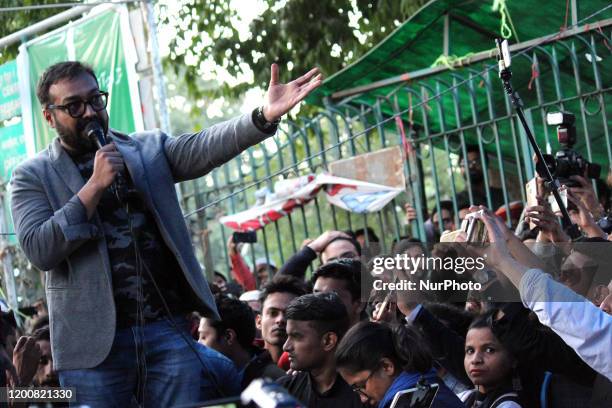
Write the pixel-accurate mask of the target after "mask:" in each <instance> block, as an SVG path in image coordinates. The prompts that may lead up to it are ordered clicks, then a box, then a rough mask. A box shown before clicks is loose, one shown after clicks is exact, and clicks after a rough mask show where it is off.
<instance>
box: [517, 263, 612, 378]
mask: <svg viewBox="0 0 612 408" xmlns="http://www.w3.org/2000/svg"><path fill="white" fill-rule="evenodd" d="M519 290H520V293H521V300H522V301H523V304H524V305H525V307H527V308H529V309H531V310H533V311H534V312H535V314H536V315H537V316H538V319H539V320H540V322H541V323H542V324H544V325H546V326H548V327H550V328H551V329H552V330H553V331H554V332H555V333H557V334H558V335H559V337H561V338H562V339H563V341H564V342H565V343H567V345H569V346H570V347H571V348H573V349H574V350H575V351H576V353H577V354H578V355H579V356H580V358H582V359H583V360H584V362H585V363H587V364H588V365H589V366H590V367H591V368H593V369H594V370H595V371H597V372H598V373H600V374H602V375H604V376H605V377H606V378H608V379H609V380H611V381H612V316H610V315H609V314H607V313H605V312H604V311H602V310H600V309H598V308H597V307H595V305H593V304H592V303H591V302H589V301H588V300H587V299H585V298H584V297H582V296H580V295H578V294H577V293H576V292H574V291H572V290H571V289H569V288H567V287H566V286H563V285H562V284H560V283H559V282H556V281H554V280H553V279H552V278H551V276H550V275H548V274H546V273H544V272H542V271H541V270H539V269H530V270H528V271H527V273H525V275H523V277H522V278H521V282H520V288H519Z"/></svg>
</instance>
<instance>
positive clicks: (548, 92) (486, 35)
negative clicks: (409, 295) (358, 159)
mask: <svg viewBox="0 0 612 408" xmlns="http://www.w3.org/2000/svg"><path fill="white" fill-rule="evenodd" d="M493 3H494V2H493V1H492V0H491V1H485V0H472V1H452V0H437V1H432V2H430V3H428V4H427V5H426V6H424V7H423V8H422V9H421V10H420V11H419V12H417V13H416V14H415V15H414V16H412V17H411V18H410V19H409V20H407V21H406V22H405V23H404V24H402V25H401V26H400V27H399V28H398V29H397V30H395V31H394V32H393V33H391V34H390V35H389V36H388V37H387V38H386V39H385V40H384V41H382V42H381V43H380V44H378V45H377V46H376V47H374V48H373V49H372V50H371V51H369V52H368V53H367V54H365V55H364V56H363V57H362V58H360V59H359V60H358V61H356V62H355V63H353V64H351V65H350V66H347V67H346V68H344V69H343V70H341V71H339V72H337V73H335V74H334V75H332V76H331V77H329V78H328V79H327V80H326V81H325V82H324V83H323V85H322V86H321V87H320V88H319V89H318V90H317V91H316V92H315V93H314V94H313V95H311V96H310V97H309V99H308V101H309V102H310V103H313V104H318V105H320V106H325V105H326V104H329V103H331V104H339V103H340V104H349V105H353V106H360V105H366V106H372V105H374V104H375V103H376V102H377V100H379V99H381V98H385V97H388V96H389V94H392V93H393V91H394V90H396V89H397V88H398V86H401V85H402V81H400V79H401V80H403V81H404V82H403V83H404V85H406V86H407V87H410V88H412V89H413V92H415V94H414V95H413V97H411V98H409V97H408V94H409V92H395V93H393V100H392V101H388V102H387V103H383V104H381V111H382V113H383V115H384V116H389V115H391V114H392V113H393V112H394V104H397V107H396V108H395V109H396V110H395V111H396V112H397V110H398V109H399V111H404V110H406V109H408V107H409V105H410V103H412V104H417V103H418V102H419V97H418V96H419V95H422V92H423V90H425V92H426V94H425V95H426V97H429V98H431V96H433V95H436V94H437V93H439V92H440V91H444V89H447V88H450V87H451V86H452V85H453V81H455V83H457V82H460V81H462V80H466V79H469V78H470V75H472V76H473V78H474V81H473V83H474V84H476V86H474V87H473V89H472V90H471V91H470V92H468V91H467V87H463V88H461V89H460V91H459V92H456V93H455V94H453V92H447V93H446V94H445V95H444V96H442V97H440V98H437V99H434V100H430V101H429V102H428V109H429V110H430V111H431V108H433V111H431V112H429V113H428V117H427V119H426V121H427V122H428V123H427V129H426V132H425V133H426V135H432V134H436V133H444V132H449V131H452V130H454V129H459V128H461V127H462V126H466V125H467V124H473V123H481V122H484V121H485V120H487V119H493V118H494V117H499V116H500V115H503V114H506V112H507V110H508V106H507V100H506V97H505V95H504V93H503V90H502V86H501V83H500V81H499V79H498V78H497V70H496V69H493V70H491V71H490V72H489V77H488V78H487V77H484V76H479V72H482V71H483V70H484V69H485V68H486V67H489V66H491V65H494V64H495V60H494V54H493V52H492V51H493V50H494V47H495V43H494V39H495V38H499V37H500V31H501V14H500V12H499V10H497V11H494V10H493V7H492V6H493ZM504 4H505V5H506V6H507V16H508V17H509V18H508V19H507V22H508V26H509V27H513V28H514V29H515V30H512V31H513V35H512V36H511V37H510V38H509V42H510V44H517V43H520V44H526V45H525V47H529V46H530V45H533V43H535V42H539V41H538V40H541V39H543V38H545V37H547V36H549V37H548V38H549V39H550V40H553V41H552V42H551V41H549V42H548V45H542V47H537V50H541V51H542V52H541V53H540V54H538V58H539V61H538V64H539V65H538V72H537V76H538V81H539V84H538V87H539V89H536V87H535V84H534V83H533V81H532V86H531V87H530V86H529V82H530V78H531V76H532V73H533V70H532V64H533V62H534V61H533V60H532V58H533V55H534V54H533V52H535V51H536V49H533V50H532V49H529V50H528V51H524V53H523V54H524V55H521V56H519V55H515V59H514V60H513V73H514V78H513V83H514V86H515V89H516V90H517V91H518V92H519V93H520V95H521V97H522V98H523V100H524V102H525V106H526V108H527V109H528V110H529V108H530V107H535V106H537V107H538V108H541V107H542V106H544V105H546V103H548V102H558V101H563V100H564V98H571V97H573V96H577V95H585V94H586V93H588V92H593V93H597V92H598V91H601V90H602V89H603V90H604V92H603V93H604V98H606V100H607V101H610V92H608V90H609V88H610V86H611V84H612V69H610V68H611V66H612V65H611V64H610V61H612V57H611V50H610V48H609V44H610V41H609V39H608V40H604V41H599V43H598V44H596V55H595V56H593V55H591V54H595V53H593V52H592V51H590V48H589V44H588V41H585V40H584V38H586V37H584V36H583V37H584V38H583V39H572V40H571V41H570V40H567V41H564V44H565V45H564V47H565V49H566V51H561V52H560V51H559V49H557V50H554V49H551V48H547V47H550V44H551V43H553V42H555V41H554V37H555V34H556V33H559V31H560V29H561V27H563V26H567V27H568V28H570V29H571V28H572V25H574V26H576V27H580V29H581V32H585V31H589V32H590V33H592V34H593V35H594V36H596V37H598V38H599V40H601V38H609V36H610V21H609V20H610V19H611V18H612V8H608V9H607V10H604V11H603V12H600V13H598V14H597V15H595V16H593V17H590V18H589V16H591V15H593V14H594V13H597V12H598V11H600V10H602V9H605V8H606V7H607V6H609V2H608V1H607V0H589V1H586V0H569V1H566V0H551V1H545V2H532V1H529V2H527V1H516V0H515V1H512V0H506V1H505V2H504ZM601 27H603V30H602V28H601ZM511 29H512V28H511ZM565 31H566V33H565V34H567V35H568V36H569V34H571V33H570V30H565ZM606 35H607V36H608V37H605V36H606ZM568 38H569V37H568ZM517 39H518V41H517ZM530 42H531V43H530ZM602 44H603V45H602ZM606 44H608V46H607V47H606V46H604V45H606ZM572 46H573V47H575V48H574V49H573V50H572V49H571V47H572ZM525 47H523V48H522V49H525ZM532 51H533V52H532ZM478 53H485V54H487V55H486V56H484V57H483V58H481V59H480V60H479V61H478V59H477V62H473V63H470V62H471V61H469V60H468V58H465V59H464V60H463V61H464V63H465V67H455V68H454V69H452V70H451V69H446V68H445V67H444V66H442V67H438V68H437V69H432V68H431V67H432V64H434V62H436V60H438V58H439V57H440V56H441V55H447V56H451V57H452V56H456V57H474V54H477V55H478ZM587 54H589V55H587ZM543 55H544V57H543ZM481 56H482V55H481ZM589 58H590V59H589ZM572 59H573V62H572ZM592 59H596V61H595V62H593V63H592V61H591V60H592ZM600 59H601V60H600ZM595 65H597V67H595ZM576 70H577V71H576ZM408 74H410V75H408ZM400 75H405V76H404V77H401V78H398V77H399V76H400ZM596 76H598V77H599V78H596ZM390 78H396V81H393V83H392V84H389V85H387V86H380V87H377V88H375V89H371V90H366V91H365V92H361V93H359V92H357V91H359V89H357V90H356V91H355V92H346V91H347V90H355V88H356V87H359V86H367V85H369V84H372V83H375V82H377V81H382V80H387V79H390ZM415 78H416V79H415ZM381 85H384V84H381ZM528 88H531V89H528ZM538 93H541V95H540V96H538ZM345 98H347V99H345ZM488 98H491V99H490V100H487V99H488ZM343 99H344V100H343ZM578 99H580V98H578ZM455 102H457V103H455ZM574 102H575V103H574ZM574 102H571V101H570V102H568V103H566V104H564V105H563V106H559V104H558V103H557V109H559V108H560V107H562V108H563V109H564V110H571V111H573V112H574V113H575V114H576V116H577V118H578V132H579V140H580V138H583V137H584V135H585V133H586V134H587V135H586V136H587V137H589V139H590V141H591V146H592V147H591V149H592V152H591V157H592V159H593V160H594V161H597V162H599V163H601V164H604V165H606V166H607V164H608V154H609V153H608V151H609V149H606V148H600V147H601V143H604V142H605V143H609V141H608V139H607V137H606V136H605V132H607V130H604V128H609V127H610V125H609V124H606V123H605V122H606V121H607V119H606V118H605V115H604V120H603V121H602V120H601V118H600V117H597V118H595V119H592V120H591V119H590V118H587V120H586V121H585V122H586V123H587V126H588V131H587V130H584V129H581V128H582V126H583V125H582V124H581V123H580V116H581V112H580V110H585V109H591V110H596V109H597V107H594V106H589V101H586V102H585V103H584V104H582V105H581V104H580V101H579V100H576V101H574ZM583 102H584V100H583ZM604 102H605V101H604ZM472 103H473V104H474V107H475V108H474V109H472V108H471V104H472ZM456 106H459V112H456ZM604 106H605V103H604ZM491 109H493V114H491V111H490V110H491ZM546 109H548V108H546ZM604 109H605V108H604ZM436 110H438V111H440V112H442V114H439V113H438V112H437V111H436ZM551 110H556V109H554V108H553V107H551ZM474 111H475V112H476V114H475V115H474ZM539 115H540V113H538V116H539ZM474 116H475V117H474ZM403 118H404V119H406V117H403ZM414 121H415V123H416V125H417V126H418V125H423V123H422V122H423V121H424V120H423V116H422V115H421V111H420V110H417V112H415V115H414ZM533 126H534V131H535V133H536V135H537V137H538V140H539V142H541V143H543V144H544V145H545V140H544V136H543V134H544V127H545V125H544V124H543V123H541V121H538V122H537V123H534V124H533ZM548 132H549V133H550V136H549V137H550V139H551V140H553V142H552V145H551V146H550V148H551V149H552V151H554V150H556V149H557V148H558V145H557V144H556V141H554V139H555V138H554V130H551V129H549V130H548ZM420 136H423V134H421V135H420ZM474 137H475V136H474V135H467V136H466V138H467V139H468V141H474ZM597 146H600V147H597ZM576 147H577V148H578V149H579V150H581V151H583V153H585V146H584V140H581V141H579V143H578V144H577V146H576ZM595 147H597V148H595ZM501 148H502V152H503V155H504V157H505V156H507V155H508V156H510V155H511V154H513V149H514V147H513V146H511V144H510V143H509V142H508V141H507V140H502V141H501ZM487 149H492V146H488V147H487ZM585 154H586V153H585Z"/></svg>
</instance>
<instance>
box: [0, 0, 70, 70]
mask: <svg viewBox="0 0 612 408" xmlns="http://www.w3.org/2000/svg"><path fill="white" fill-rule="evenodd" d="M65 2H66V1H65V0H45V1H44V3H45V4H56V3H65ZM39 4H41V2H40V0H21V1H15V0H0V7H15V6H20V7H27V6H34V5H39ZM64 10H67V9H66V8H65V7H58V8H43V9H37V10H20V11H4V12H1V13H0V38H3V37H6V36H7V35H9V34H12V33H14V32H17V31H19V30H22V29H24V28H27V27H28V26H31V25H33V24H35V23H37V22H39V21H41V20H44V19H45V18H48V17H51V16H52V15H54V14H58V13H60V12H62V11H64ZM37 35H40V34H37ZM23 40H29V38H24V39H23ZM19 45H20V43H19V42H17V43H15V44H13V45H11V46H9V47H7V48H5V49H2V50H0V64H3V63H5V62H7V61H10V60H13V59H15V58H16V57H17V53H18V51H17V50H18V48H19Z"/></svg>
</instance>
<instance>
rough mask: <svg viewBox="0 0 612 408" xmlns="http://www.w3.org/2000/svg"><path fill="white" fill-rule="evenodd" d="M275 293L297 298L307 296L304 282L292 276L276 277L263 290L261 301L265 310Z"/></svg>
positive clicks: (260, 296)
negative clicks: (267, 301)
mask: <svg viewBox="0 0 612 408" xmlns="http://www.w3.org/2000/svg"><path fill="white" fill-rule="evenodd" d="M273 293H291V294H293V295H295V296H298V297H299V296H302V295H305V294H306V293H307V292H306V285H305V284H304V282H302V281H300V280H298V279H297V278H294V277H293V276H290V275H276V276H275V277H274V278H273V279H272V280H271V281H270V282H269V283H268V284H267V285H266V286H264V287H263V288H262V289H261V293H260V294H259V301H260V302H261V307H262V308H263V305H264V302H265V301H266V299H267V298H268V296H270V295H271V294H273Z"/></svg>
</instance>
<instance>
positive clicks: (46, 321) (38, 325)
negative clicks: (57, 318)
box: [32, 315, 49, 333]
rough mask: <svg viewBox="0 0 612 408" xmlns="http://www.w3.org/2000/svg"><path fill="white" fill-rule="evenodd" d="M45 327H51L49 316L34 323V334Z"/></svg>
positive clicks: (42, 317)
mask: <svg viewBox="0 0 612 408" xmlns="http://www.w3.org/2000/svg"><path fill="white" fill-rule="evenodd" d="M44 326H49V315H44V316H41V317H39V318H38V319H36V320H34V322H33V323H32V333H33V332H35V331H36V330H38V329H40V328H41V327H44Z"/></svg>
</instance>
